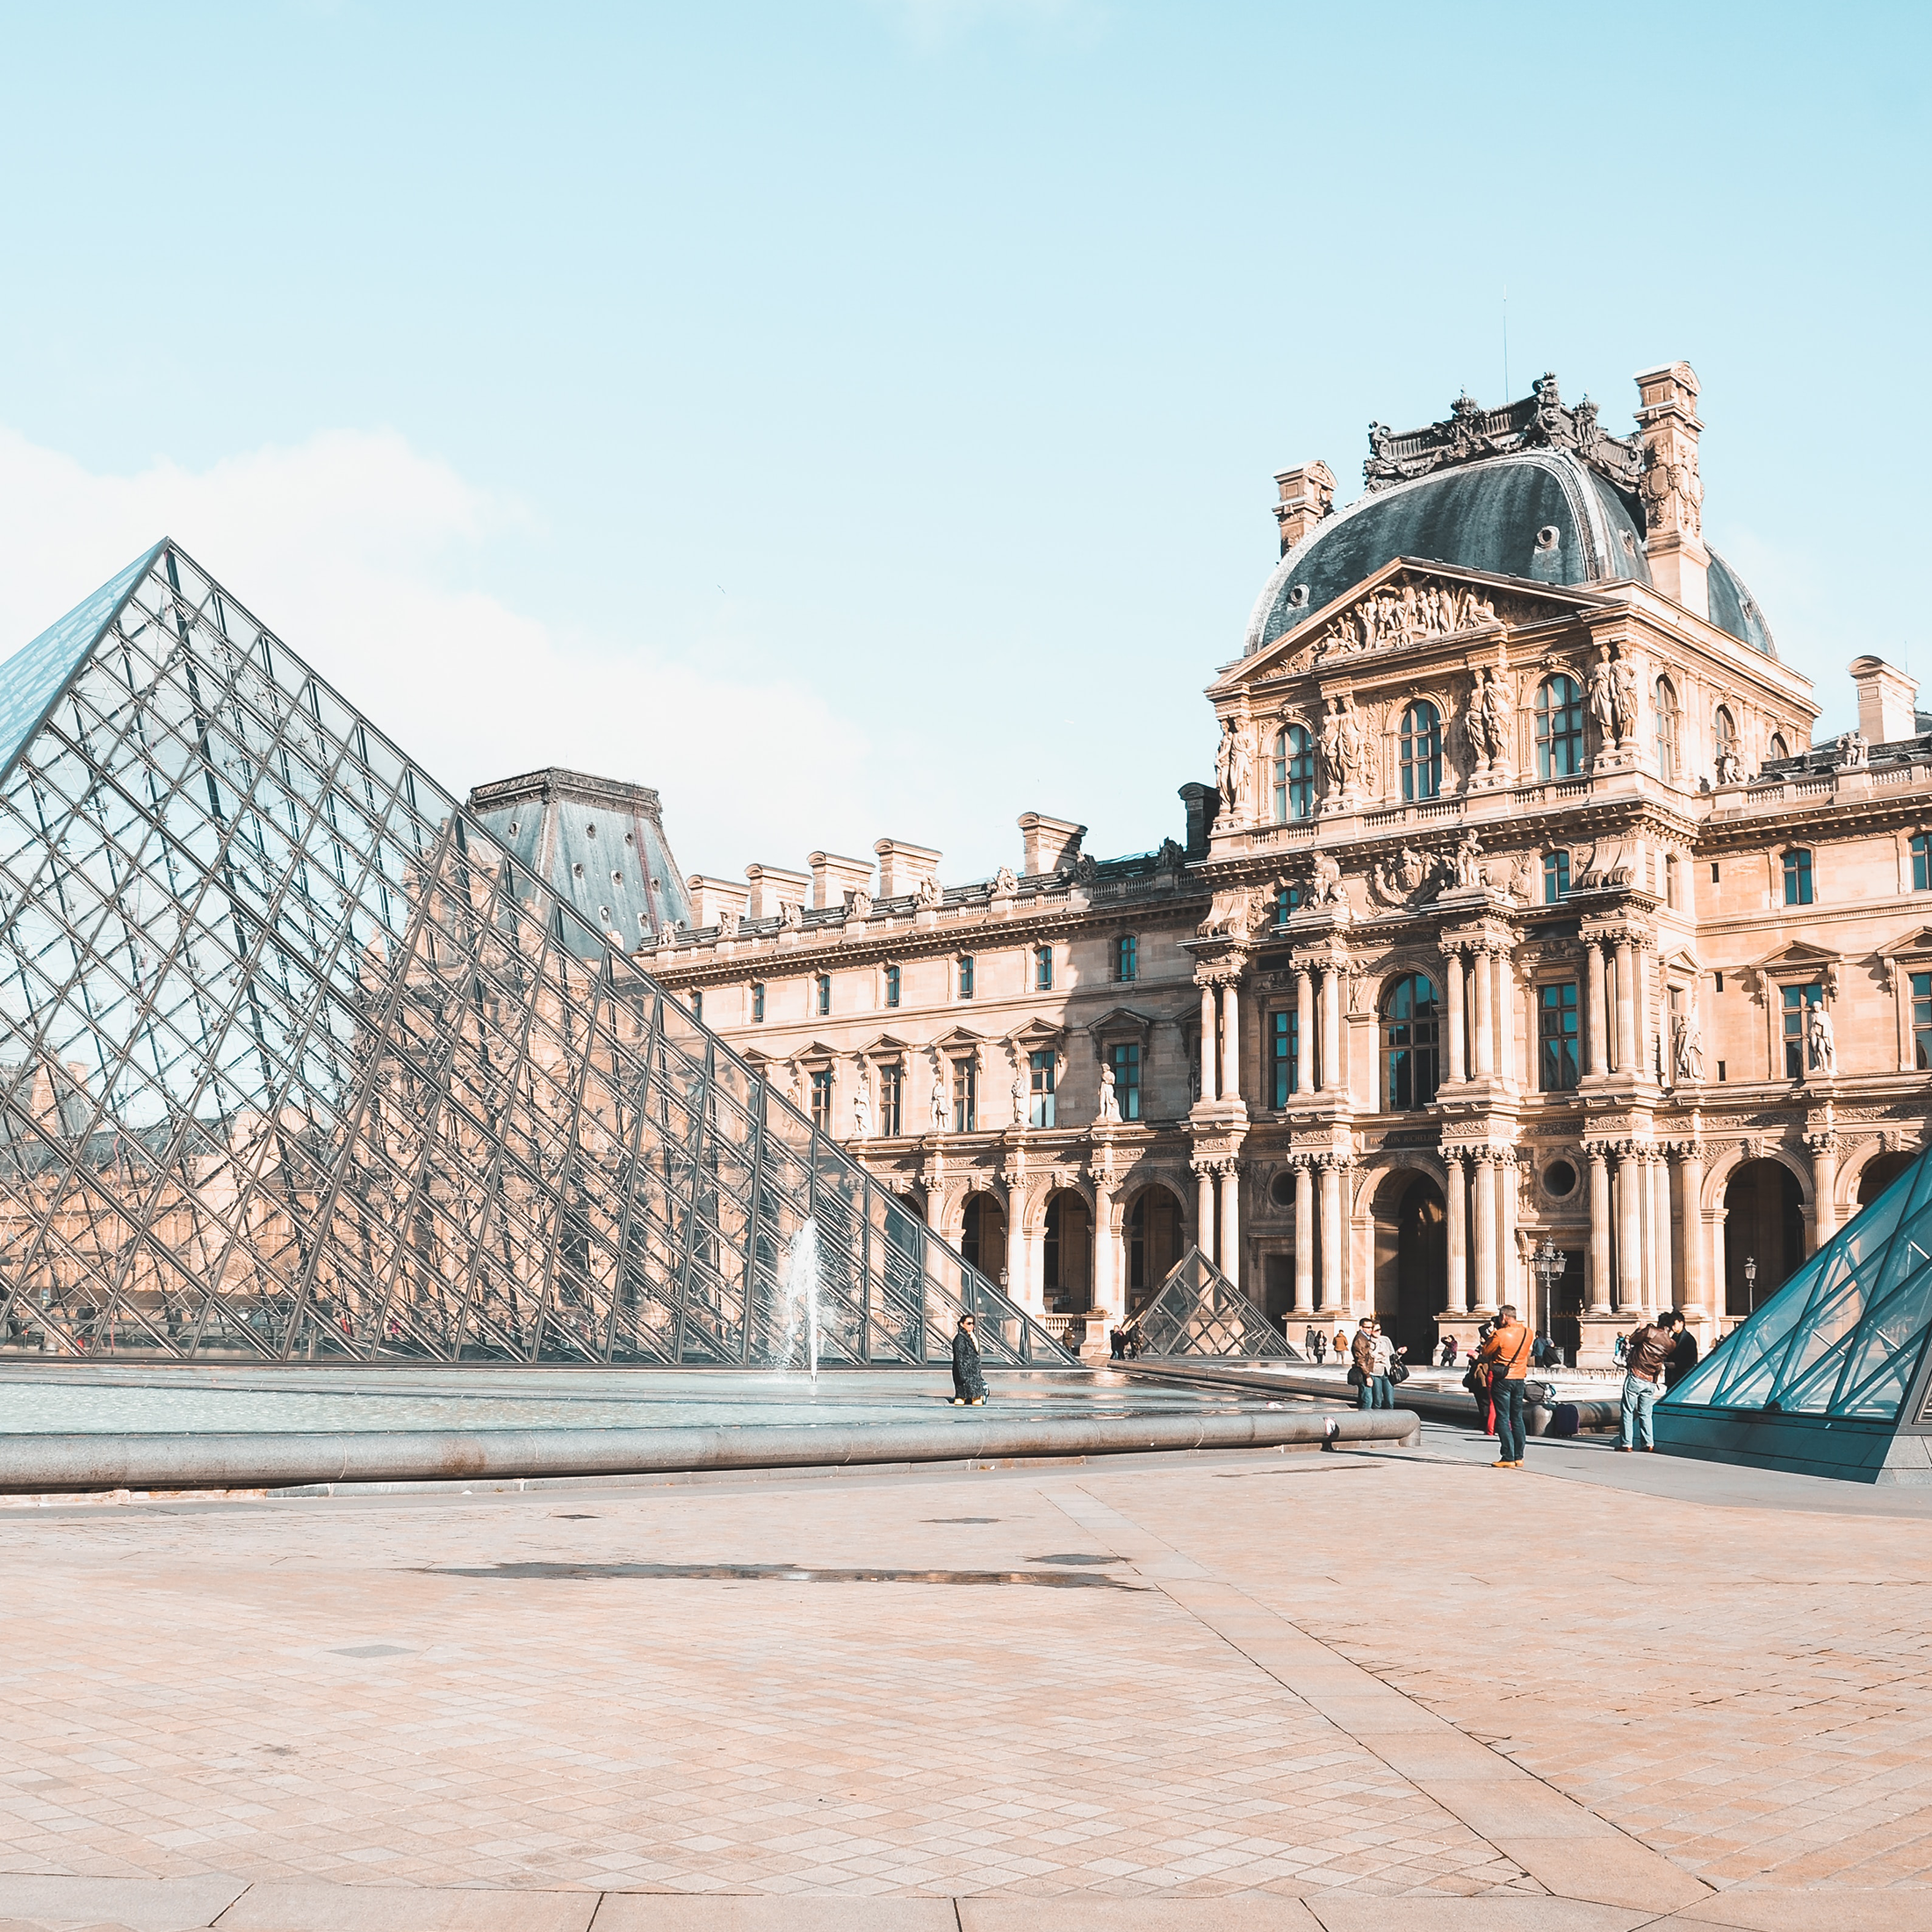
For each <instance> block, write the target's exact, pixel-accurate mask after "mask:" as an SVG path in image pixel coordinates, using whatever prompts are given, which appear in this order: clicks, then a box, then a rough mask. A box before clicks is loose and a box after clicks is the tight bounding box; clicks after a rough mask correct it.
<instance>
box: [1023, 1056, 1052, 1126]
mask: <svg viewBox="0 0 1932 1932" xmlns="http://www.w3.org/2000/svg"><path fill="white" fill-rule="evenodd" d="M1055 1057H1056V1056H1055V1054H1054V1051H1053V1049H1052V1048H1051V1047H1045V1048H1042V1049H1041V1050H1040V1051H1039V1052H1038V1053H1034V1054H1030V1055H1028V1056H1027V1071H1028V1073H1029V1075H1030V1076H1031V1081H1032V1088H1033V1092H1032V1103H1033V1104H1032V1111H1031V1113H1030V1114H1029V1115H1028V1119H1029V1120H1030V1121H1031V1122H1032V1124H1033V1125H1034V1127H1051V1126H1052V1125H1053V1063H1054V1059H1055Z"/></svg>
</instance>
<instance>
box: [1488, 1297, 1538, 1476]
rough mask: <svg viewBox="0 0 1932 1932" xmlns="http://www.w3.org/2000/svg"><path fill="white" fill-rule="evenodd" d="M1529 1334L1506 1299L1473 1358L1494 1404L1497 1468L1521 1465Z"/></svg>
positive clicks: (1528, 1364)
mask: <svg viewBox="0 0 1932 1932" xmlns="http://www.w3.org/2000/svg"><path fill="white" fill-rule="evenodd" d="M1532 1342H1533V1337H1532V1336H1531V1334H1530V1331H1529V1330H1528V1329H1527V1328H1525V1326H1524V1325H1523V1323H1521V1322H1519V1321H1517V1318H1516V1309H1515V1308H1513V1307H1512V1306H1511V1305H1510V1303H1509V1302H1507V1301H1505V1302H1504V1303H1503V1306H1502V1307H1501V1308H1498V1309H1497V1310H1496V1327H1495V1328H1494V1330H1491V1332H1490V1335H1489V1339H1488V1340H1487V1341H1486V1342H1484V1343H1483V1344H1482V1350H1481V1353H1480V1354H1479V1355H1478V1356H1477V1357H1476V1366H1477V1367H1478V1368H1479V1369H1481V1370H1482V1371H1483V1373H1485V1374H1486V1375H1487V1377H1488V1379H1489V1399H1490V1401H1491V1402H1494V1403H1495V1404H1496V1447H1497V1448H1498V1449H1500V1450H1501V1451H1502V1452H1503V1453H1502V1454H1501V1455H1500V1456H1498V1457H1497V1458H1496V1463H1495V1467H1496V1468H1498V1469H1520V1468H1521V1467H1523V1439H1524V1432H1525V1431H1524V1420H1523V1378H1524V1376H1525V1373H1527V1372H1528V1369H1529V1366H1530V1349H1531V1347H1532Z"/></svg>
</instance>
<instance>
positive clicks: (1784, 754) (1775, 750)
mask: <svg viewBox="0 0 1932 1932" xmlns="http://www.w3.org/2000/svg"><path fill="white" fill-rule="evenodd" d="M1764 755H1765V756H1766V757H1767V758H1789V757H1790V756H1791V746H1789V745H1787V744H1786V743H1785V742H1784V732H1772V733H1771V742H1770V746H1769V747H1768V748H1767V749H1766V751H1765V753H1764Z"/></svg>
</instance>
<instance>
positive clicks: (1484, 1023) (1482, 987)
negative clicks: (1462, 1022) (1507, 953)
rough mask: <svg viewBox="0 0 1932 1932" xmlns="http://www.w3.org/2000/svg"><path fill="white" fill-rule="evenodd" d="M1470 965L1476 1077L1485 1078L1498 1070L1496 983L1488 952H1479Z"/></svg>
mask: <svg viewBox="0 0 1932 1932" xmlns="http://www.w3.org/2000/svg"><path fill="white" fill-rule="evenodd" d="M1469 966H1470V970H1471V971H1472V972H1474V975H1475V980H1476V1078H1477V1079H1479V1080H1484V1079H1487V1078H1489V1076H1490V1075H1491V1074H1492V1073H1494V1072H1495V1071H1496V1001H1495V999H1494V998H1493V997H1492V995H1493V994H1494V991H1495V986H1496V983H1495V980H1494V979H1493V978H1492V977H1491V976H1490V972H1489V954H1488V953H1487V952H1479V953H1477V954H1476V955H1475V956H1474V958H1473V959H1472V960H1471V961H1470V962H1469Z"/></svg>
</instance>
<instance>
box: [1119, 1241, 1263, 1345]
mask: <svg viewBox="0 0 1932 1932" xmlns="http://www.w3.org/2000/svg"><path fill="white" fill-rule="evenodd" d="M1140 1330H1141V1352H1142V1354H1143V1355H1160V1356H1171V1355H1222V1356H1228V1355H1245V1356H1250V1357H1267V1358H1270V1359H1273V1360H1277V1361H1290V1362H1298V1361H1300V1360H1301V1353H1300V1352H1299V1351H1298V1350H1296V1349H1294V1348H1291V1347H1290V1346H1289V1345H1288V1344H1287V1342H1285V1341H1284V1340H1283V1339H1282V1338H1281V1331H1280V1329H1278V1328H1277V1327H1276V1326H1275V1325H1274V1323H1272V1322H1271V1321H1270V1320H1269V1319H1268V1317H1267V1316H1265V1314H1263V1313H1262V1311H1261V1310H1260V1309H1259V1308H1257V1307H1256V1306H1255V1305H1254V1303H1253V1302H1252V1301H1250V1300H1249V1299H1248V1298H1247V1296H1246V1295H1244V1294H1243V1293H1242V1292H1241V1290H1240V1289H1239V1288H1237V1287H1236V1286H1235V1285H1234V1283H1233V1282H1232V1281H1230V1280H1229V1279H1228V1277H1227V1276H1226V1275H1224V1274H1223V1273H1222V1272H1221V1270H1220V1269H1219V1268H1217V1267H1216V1266H1215V1265H1214V1263H1213V1262H1212V1261H1210V1260H1209V1259H1208V1257H1207V1256H1206V1255H1204V1254H1203V1253H1202V1252H1201V1251H1200V1249H1199V1248H1190V1249H1189V1250H1188V1251H1187V1252H1186V1254H1184V1255H1183V1256H1182V1257H1181V1258H1180V1259H1179V1261H1177V1262H1176V1263H1175V1264H1174V1265H1173V1266H1172V1267H1171V1269H1170V1270H1169V1271H1168V1275H1167V1279H1166V1280H1164V1281H1163V1282H1162V1283H1161V1285H1160V1287H1159V1289H1158V1291H1157V1293H1156V1294H1155V1296H1154V1299H1153V1300H1152V1301H1150V1302H1149V1303H1148V1304H1147V1307H1146V1308H1145V1310H1144V1311H1143V1314H1142V1315H1141V1317H1140Z"/></svg>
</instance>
